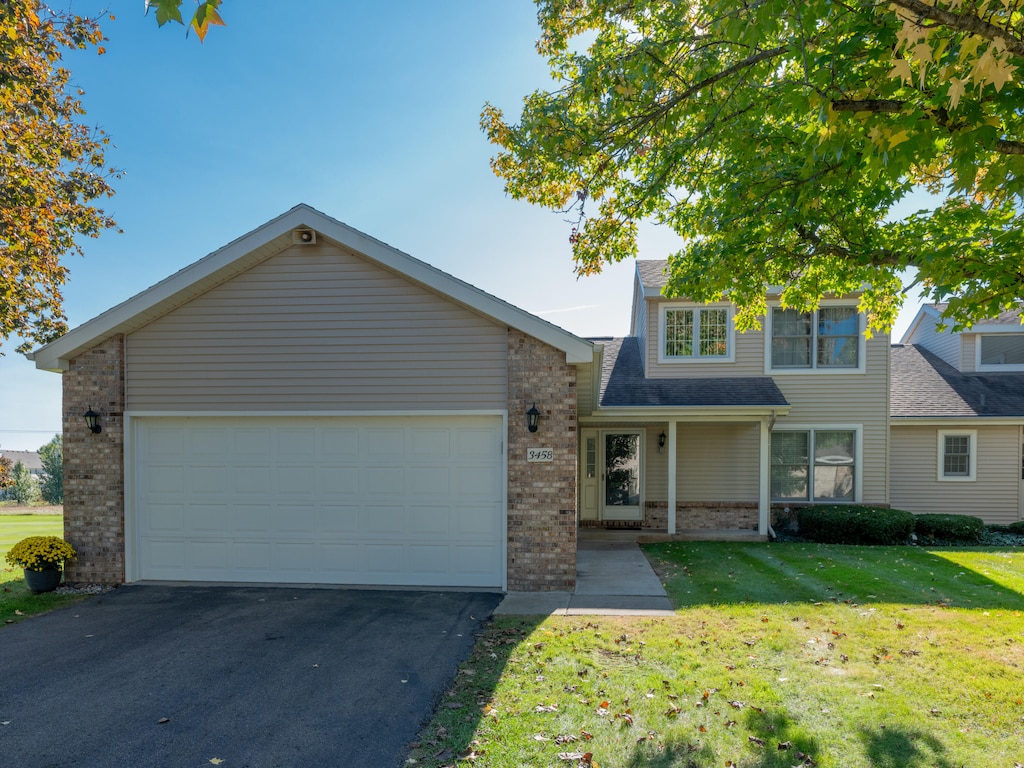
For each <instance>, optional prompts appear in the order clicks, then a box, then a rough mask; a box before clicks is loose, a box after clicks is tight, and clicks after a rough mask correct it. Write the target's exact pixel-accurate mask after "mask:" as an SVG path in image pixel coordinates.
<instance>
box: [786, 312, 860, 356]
mask: <svg viewBox="0 0 1024 768" xmlns="http://www.w3.org/2000/svg"><path fill="white" fill-rule="evenodd" d="M860 346H861V345H860V323H859V320H858V318H857V308H856V307H853V306H825V307H820V308H819V309H818V310H817V311H816V312H798V311H796V310H795V309H783V308H782V307H773V308H772V339H771V367H772V368H773V369H779V368H805V369H806V368H810V369H821V370H825V369H843V368H847V369H848V368H857V367H859V366H860V363H861V360H860V356H861V349H860Z"/></svg>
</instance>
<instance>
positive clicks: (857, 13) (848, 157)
mask: <svg viewBox="0 0 1024 768" xmlns="http://www.w3.org/2000/svg"><path fill="white" fill-rule="evenodd" d="M537 4H538V6H539V11H538V18H539V22H540V25H541V29H542V35H541V38H540V40H539V42H538V44H537V47H538V50H539V52H540V53H541V54H542V55H543V56H545V57H547V58H548V60H549V62H550V65H551V69H552V72H553V74H554V76H555V77H556V78H558V79H559V80H560V81H561V85H560V87H559V88H557V89H556V90H553V91H551V92H543V91H538V92H535V93H533V94H531V95H530V96H527V97H526V99H525V101H524V106H523V111H522V115H521V117H520V118H519V121H518V122H517V123H512V122H509V121H506V119H505V117H504V115H503V114H502V112H501V110H499V109H497V108H496V107H494V106H492V105H486V106H485V108H484V112H483V115H482V117H481V124H482V127H483V129H484V130H485V131H486V133H487V135H488V137H489V139H490V140H491V141H492V142H493V143H494V144H496V145H497V146H498V147H499V148H500V150H499V152H498V154H497V155H496V156H495V157H494V158H493V159H492V168H493V169H494V171H495V173H496V174H497V175H498V176H499V177H501V178H503V179H504V181H505V188H506V190H507V191H508V192H509V193H510V194H511V195H512V196H513V197H516V198H521V199H526V200H529V201H531V202H533V203H536V204H539V205H542V206H545V207H548V208H551V209H554V210H557V211H561V212H563V213H565V212H571V213H572V220H573V221H574V223H575V226H574V227H573V229H572V232H571V234H570V238H569V240H570V243H571V245H572V253H573V258H574V259H575V261H576V269H577V272H578V273H579V274H589V273H593V272H598V271H600V269H601V267H602V265H603V264H604V263H608V262H614V261H617V260H620V259H623V258H628V257H633V256H635V255H636V249H637V246H636V234H637V223H638V222H639V221H641V220H644V219H651V220H654V221H657V222H660V223H662V224H665V225H668V226H669V227H671V228H672V229H673V230H674V231H675V232H676V233H678V234H679V235H681V236H682V237H683V238H684V245H683V247H682V249H681V250H679V251H678V252H677V253H675V254H672V255H670V256H669V280H668V286H667V289H666V293H667V294H669V295H673V296H679V295H685V296H690V297H692V298H694V299H696V300H701V301H712V300H719V299H721V298H722V297H723V296H725V295H726V294H727V295H728V297H729V298H730V299H732V300H733V301H735V302H736V303H737V304H738V305H739V307H740V311H739V313H738V315H737V327H739V328H740V329H747V328H752V327H757V325H758V323H759V318H760V317H761V316H763V314H764V313H765V310H766V306H765V286H769V285H770V286H780V287H781V288H782V289H783V293H782V301H783V302H784V304H785V305H787V306H792V307H795V308H798V309H801V310H804V311H807V310H810V309H813V308H814V307H815V306H816V305H817V302H818V300H819V299H820V298H821V297H822V296H823V295H824V294H827V293H832V294H846V293H849V292H854V291H858V290H860V288H861V287H862V286H867V290H866V292H865V293H864V295H863V297H862V300H861V306H862V309H864V310H865V311H866V312H867V313H868V319H869V328H870V329H871V330H881V329H887V328H889V327H890V326H891V325H892V323H893V321H894V319H895V317H896V314H897V313H898V311H899V307H900V305H901V303H902V301H903V299H904V298H905V292H906V291H907V290H909V289H910V287H911V286H909V285H904V283H903V280H902V279H901V275H902V274H907V273H906V272H905V271H906V270H910V273H909V274H912V275H916V277H915V278H914V279H915V280H916V281H918V282H920V284H921V285H922V286H923V290H924V292H925V294H926V296H927V297H928V298H930V299H932V300H936V301H948V302H949V308H948V310H947V313H946V314H947V316H948V317H949V318H950V319H951V320H952V321H953V324H954V326H955V327H958V328H959V327H962V326H963V325H967V324H970V323H971V322H973V321H977V320H979V319H981V318H984V317H989V316H992V315H994V314H997V313H998V312H999V311H1001V310H1002V309H1004V308H1007V307H1010V306H1013V305H1015V304H1016V303H1018V302H1020V301H1021V300H1022V298H1024V259H1022V257H1021V254H1022V253H1024V210H1022V209H1024V206H1022V192H1024V135H1022V128H1024V110H1022V109H1021V105H1022V104H1024V89H1022V87H1021V85H1020V83H1019V82H1018V79H1019V78H1020V76H1021V75H1022V73H1024V67H1022V65H1024V10H1022V8H1024V2H1022V0H929V2H922V0H891V2H889V3H875V2H856V1H855V2H846V3H836V2H833V0H806V1H805V2H789V1H788V0H754V2H747V3H734V2H725V1H724V0H688V1H687V0H683V1H678V0H626V1H625V2H623V0H537ZM581 35H582V36H583V37H581ZM581 40H585V41H586V42H587V43H588V45H587V47H586V49H585V50H578V49H579V48H580V47H581V46H582V45H583V43H582V42H580V41H581ZM920 187H923V188H926V189H928V190H930V191H932V192H934V193H937V194H939V195H940V196H941V203H940V204H939V205H937V207H935V209H934V210H929V211H919V212H917V213H915V214H913V215H910V216H907V217H905V218H903V219H900V220H895V221H894V220H892V218H893V215H892V214H893V209H894V206H895V205H896V204H897V203H898V202H900V201H901V200H903V199H904V198H905V197H906V196H907V195H908V194H909V193H910V192H911V191H913V190H914V189H915V188H920Z"/></svg>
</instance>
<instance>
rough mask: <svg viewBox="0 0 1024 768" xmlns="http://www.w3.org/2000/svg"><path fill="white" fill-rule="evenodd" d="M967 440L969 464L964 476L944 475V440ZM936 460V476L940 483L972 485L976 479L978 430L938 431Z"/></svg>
mask: <svg viewBox="0 0 1024 768" xmlns="http://www.w3.org/2000/svg"><path fill="white" fill-rule="evenodd" d="M947 437H966V438H968V442H967V450H968V460H969V462H970V464H969V465H968V466H969V470H968V472H967V474H966V475H946V474H944V473H945V469H946V438H947ZM937 449H938V460H937V461H936V464H937V467H936V470H937V476H938V480H939V482H940V483H973V482H975V480H976V479H977V477H978V430H976V429H940V430H938V440H937Z"/></svg>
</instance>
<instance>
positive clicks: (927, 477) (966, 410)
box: [890, 304, 1024, 524]
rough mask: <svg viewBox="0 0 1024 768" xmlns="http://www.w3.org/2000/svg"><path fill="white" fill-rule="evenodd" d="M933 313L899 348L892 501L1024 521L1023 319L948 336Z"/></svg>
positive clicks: (1011, 317) (935, 309)
mask: <svg viewBox="0 0 1024 768" xmlns="http://www.w3.org/2000/svg"><path fill="white" fill-rule="evenodd" d="M943 309H944V306H943V305H934V304H933V305H925V306H923V307H922V308H921V310H920V311H919V313H918V315H917V317H916V318H915V319H914V322H913V323H912V324H911V326H910V328H909V329H908V330H907V333H906V334H905V335H904V337H903V340H902V341H903V343H902V344H901V345H895V346H894V347H893V349H892V405H891V411H890V413H891V417H892V418H891V420H890V430H891V448H892V454H891V459H890V464H891V473H892V474H891V478H890V502H891V503H892V506H894V507H898V508H900V509H906V510H908V511H911V512H917V513H922V512H945V513H953V514H964V513H969V514H972V515H977V516H978V517H981V518H982V519H984V520H985V521H986V522H988V523H1003V524H1005V523H1010V522H1014V521H1016V520H1020V519H1022V518H1024V327H1022V326H1021V319H1020V315H1019V313H1017V312H1004V313H1003V314H1001V315H1000V316H999V317H997V318H995V319H993V320H989V321H987V322H985V323H981V324H978V325H975V326H973V327H972V328H971V329H970V330H969V331H962V332H956V333H954V332H951V331H947V330H942V331H940V330H939V329H938V328H937V327H936V326H937V325H938V324H939V323H940V322H941V320H940V313H941V312H942V310H943Z"/></svg>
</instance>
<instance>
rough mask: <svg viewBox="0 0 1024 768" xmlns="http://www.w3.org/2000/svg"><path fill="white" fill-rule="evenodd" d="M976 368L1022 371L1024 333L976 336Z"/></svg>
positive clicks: (1023, 362)
mask: <svg viewBox="0 0 1024 768" xmlns="http://www.w3.org/2000/svg"><path fill="white" fill-rule="evenodd" d="M977 346H978V368H988V367H989V366H991V367H992V368H994V369H996V368H997V369H1000V370H1024V333H986V334H981V335H980V336H978V344H977Z"/></svg>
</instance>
